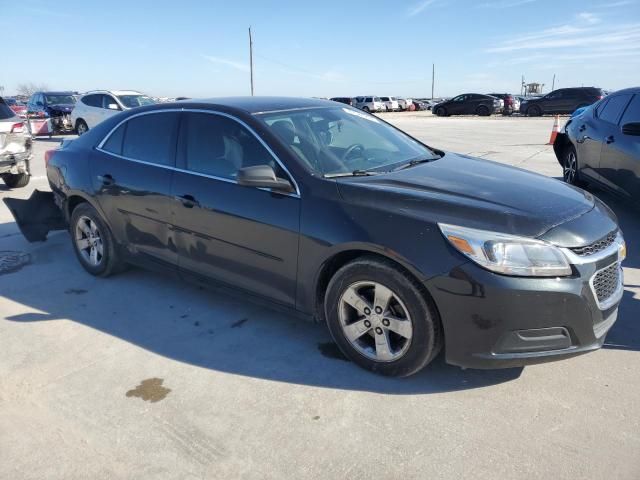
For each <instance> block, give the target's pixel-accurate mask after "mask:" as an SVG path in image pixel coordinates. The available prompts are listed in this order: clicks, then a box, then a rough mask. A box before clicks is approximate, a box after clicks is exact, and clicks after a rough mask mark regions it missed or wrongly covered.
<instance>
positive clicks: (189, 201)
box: [176, 195, 200, 208]
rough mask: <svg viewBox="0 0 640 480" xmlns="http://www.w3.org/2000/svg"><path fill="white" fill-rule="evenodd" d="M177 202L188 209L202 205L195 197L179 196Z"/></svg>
mask: <svg viewBox="0 0 640 480" xmlns="http://www.w3.org/2000/svg"><path fill="white" fill-rule="evenodd" d="M176 199H177V200H180V201H181V202H182V205H183V206H184V207H186V208H193V207H199V206H200V203H199V202H198V201H197V200H196V199H195V197H194V196H193V195H179V196H177V197H176Z"/></svg>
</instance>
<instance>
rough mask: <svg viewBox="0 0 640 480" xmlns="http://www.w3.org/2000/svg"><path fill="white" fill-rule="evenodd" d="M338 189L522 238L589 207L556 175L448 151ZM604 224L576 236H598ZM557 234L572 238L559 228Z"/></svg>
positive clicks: (361, 200)
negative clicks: (431, 160)
mask: <svg viewBox="0 0 640 480" xmlns="http://www.w3.org/2000/svg"><path fill="white" fill-rule="evenodd" d="M338 189H339V191H340V194H341V195H342V197H343V198H344V199H345V200H346V201H347V202H350V203H356V204H361V205H362V206H365V207H371V206H374V208H378V209H380V210H383V211H386V212H388V213H389V214H404V215H410V216H413V217H417V218H423V219H424V220H426V221H429V222H441V223H449V224H454V225H463V226H466V227H472V228H479V229H485V230H492V231H497V232H504V233H510V234H514V235H522V236H527V237H540V236H542V235H544V234H545V233H547V232H549V231H550V230H552V229H554V228H555V227H557V226H559V225H562V224H564V223H566V222H569V221H571V220H574V219H576V218H579V217H581V216H582V215H584V214H585V213H587V212H590V211H591V210H593V209H594V206H595V200H594V197H593V196H592V195H591V194H589V193H588V192H585V191H583V190H580V189H578V188H574V187H571V186H569V185H567V184H565V183H562V182H560V181H558V180H555V179H552V178H549V177H545V176H542V175H538V174H535V173H531V172H528V171H525V170H522V169H519V168H515V167H510V166H506V165H502V164H499V163H495V162H491V161H487V160H482V159H478V158H473V157H468V156H466V155H459V154H454V153H445V155H444V157H443V158H441V159H439V160H436V161H433V162H429V163H424V164H420V165H418V166H415V167H411V168H407V169H404V170H400V171H397V172H392V173H385V174H380V175H375V176H368V177H345V178H342V179H340V180H339V181H338ZM596 223H597V222H596ZM609 227H610V223H609V224H607V226H604V225H603V226H602V227H601V228H599V229H598V231H597V232H580V233H579V235H578V237H579V238H580V239H584V240H587V239H590V238H591V237H593V236H596V237H597V236H598V235H600V236H599V237H597V238H601V237H602V236H603V235H604V234H602V231H603V230H606V229H607V228H609ZM609 231H610V230H609ZM605 234H606V232H605ZM557 238H558V239H562V238H567V239H568V238H571V241H572V242H573V241H574V240H575V238H576V237H575V236H574V237H570V235H568V234H567V233H566V232H565V234H564V236H558V237H557ZM554 239H555V238H554ZM562 246H565V245H562ZM566 246H569V245H566Z"/></svg>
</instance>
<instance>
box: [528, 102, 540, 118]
mask: <svg viewBox="0 0 640 480" xmlns="http://www.w3.org/2000/svg"><path fill="white" fill-rule="evenodd" d="M527 115H528V116H530V117H539V116H541V115H542V109H541V108H540V107H538V106H537V105H533V106H532V107H529V108H527Z"/></svg>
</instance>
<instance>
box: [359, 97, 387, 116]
mask: <svg viewBox="0 0 640 480" xmlns="http://www.w3.org/2000/svg"><path fill="white" fill-rule="evenodd" d="M356 108H359V109H360V110H364V111H365V112H382V111H383V110H386V107H385V104H384V102H383V101H382V100H380V97H376V96H374V95H369V96H364V97H356Z"/></svg>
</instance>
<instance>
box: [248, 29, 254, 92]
mask: <svg viewBox="0 0 640 480" xmlns="http://www.w3.org/2000/svg"><path fill="white" fill-rule="evenodd" d="M249 71H250V75H251V96H252V97H253V39H252V37H251V27H249Z"/></svg>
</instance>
